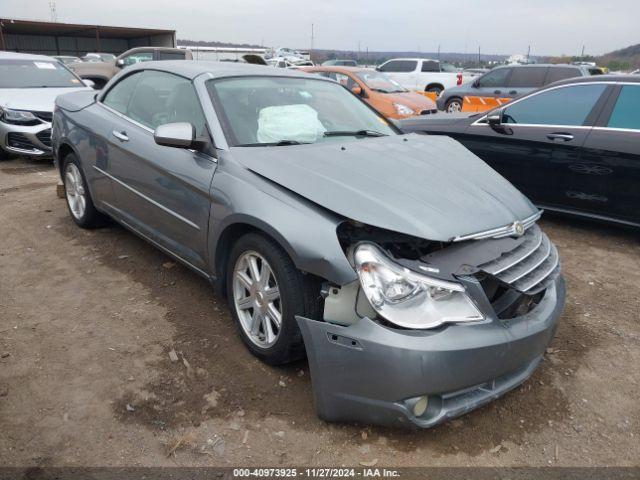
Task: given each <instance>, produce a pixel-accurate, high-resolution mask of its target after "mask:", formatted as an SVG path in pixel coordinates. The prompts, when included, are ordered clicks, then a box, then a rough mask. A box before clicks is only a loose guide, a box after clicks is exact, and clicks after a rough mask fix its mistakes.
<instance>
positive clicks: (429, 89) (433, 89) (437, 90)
mask: <svg viewBox="0 0 640 480" xmlns="http://www.w3.org/2000/svg"><path fill="white" fill-rule="evenodd" d="M425 90H426V91H427V92H432V93H435V94H436V95H440V94H441V93H442V90H444V89H443V88H442V87H439V86H438V85H429V86H428V87H427V88H426V89H425Z"/></svg>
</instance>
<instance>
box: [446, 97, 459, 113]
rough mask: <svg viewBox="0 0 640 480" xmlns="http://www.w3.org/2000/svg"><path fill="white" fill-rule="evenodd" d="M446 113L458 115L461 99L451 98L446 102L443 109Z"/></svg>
mask: <svg viewBox="0 0 640 480" xmlns="http://www.w3.org/2000/svg"><path fill="white" fill-rule="evenodd" d="M444 110H445V111H446V112H447V113H458V112H461V111H462V99H461V98H457V97H454V98H451V99H449V100H447V104H446V106H445V108H444Z"/></svg>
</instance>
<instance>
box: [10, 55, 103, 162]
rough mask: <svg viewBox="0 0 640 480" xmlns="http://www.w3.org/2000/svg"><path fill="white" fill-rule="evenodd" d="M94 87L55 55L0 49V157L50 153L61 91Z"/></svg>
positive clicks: (49, 154)
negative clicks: (55, 106)
mask: <svg viewBox="0 0 640 480" xmlns="http://www.w3.org/2000/svg"><path fill="white" fill-rule="evenodd" d="M77 90H91V89H90V88H89V87H88V86H86V84H85V82H83V81H82V80H81V79H80V78H79V77H77V76H76V75H75V74H74V73H73V72H71V71H70V70H69V69H68V68H67V67H66V66H65V65H63V64H62V63H61V62H59V61H58V60H56V59H55V58H51V57H45V56H43V55H27V54H21V53H12V52H0V159H3V158H6V157H8V156H9V155H11V154H13V155H23V156H31V157H42V156H44V157H47V156H51V120H52V118H53V106H54V103H55V100H56V97H57V96H58V95H61V94H63V93H68V92H73V91H77Z"/></svg>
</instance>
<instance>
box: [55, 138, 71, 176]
mask: <svg viewBox="0 0 640 480" xmlns="http://www.w3.org/2000/svg"><path fill="white" fill-rule="evenodd" d="M70 153H74V152H73V148H71V147H70V146H69V144H68V143H63V144H62V145H60V148H58V155H57V157H58V169H59V170H60V178H62V169H63V167H64V159H65V158H66V156H67V155H69V154H70Z"/></svg>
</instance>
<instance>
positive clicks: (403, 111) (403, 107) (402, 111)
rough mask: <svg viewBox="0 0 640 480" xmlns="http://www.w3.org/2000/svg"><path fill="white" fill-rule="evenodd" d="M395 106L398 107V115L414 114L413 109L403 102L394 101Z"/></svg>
mask: <svg viewBox="0 0 640 480" xmlns="http://www.w3.org/2000/svg"><path fill="white" fill-rule="evenodd" d="M393 108H395V109H396V113H397V114H398V115H413V110H412V109H411V108H409V107H407V106H406V105H403V104H401V103H394V104H393Z"/></svg>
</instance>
